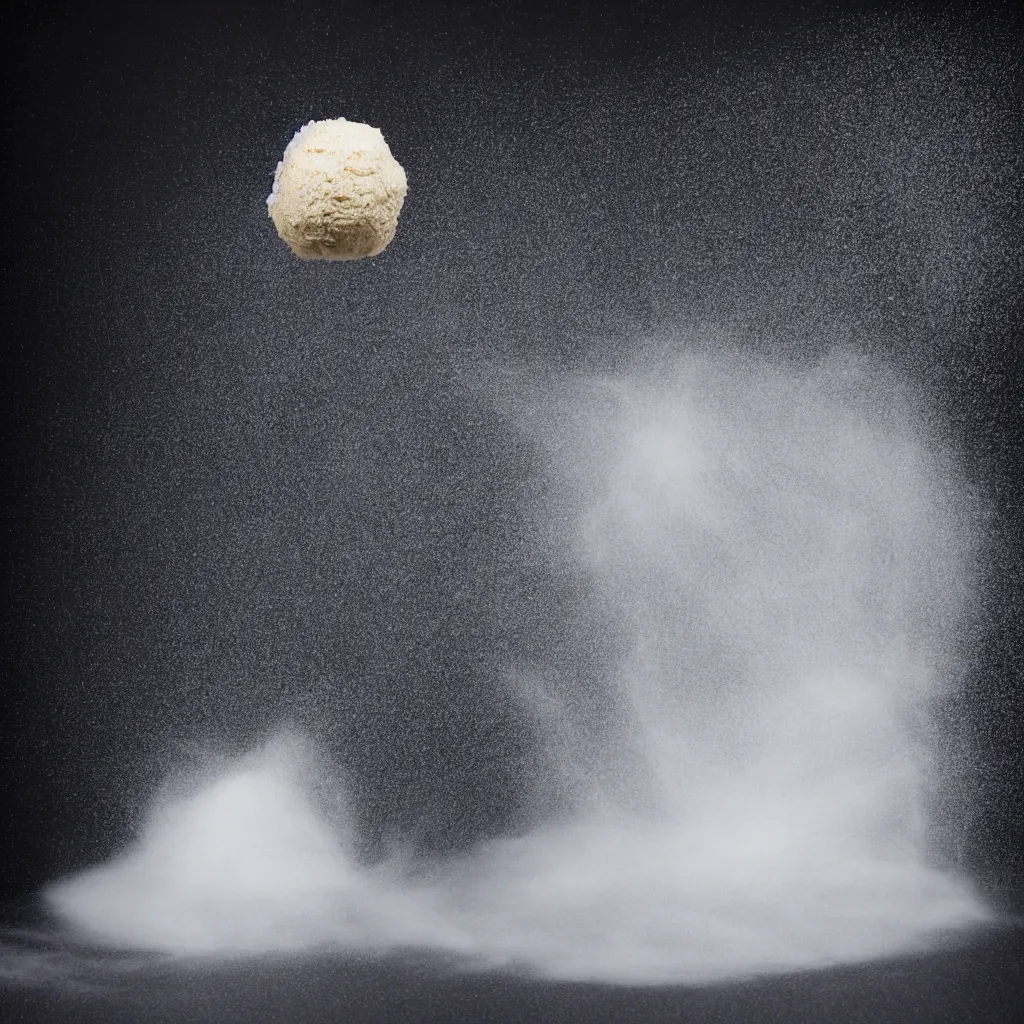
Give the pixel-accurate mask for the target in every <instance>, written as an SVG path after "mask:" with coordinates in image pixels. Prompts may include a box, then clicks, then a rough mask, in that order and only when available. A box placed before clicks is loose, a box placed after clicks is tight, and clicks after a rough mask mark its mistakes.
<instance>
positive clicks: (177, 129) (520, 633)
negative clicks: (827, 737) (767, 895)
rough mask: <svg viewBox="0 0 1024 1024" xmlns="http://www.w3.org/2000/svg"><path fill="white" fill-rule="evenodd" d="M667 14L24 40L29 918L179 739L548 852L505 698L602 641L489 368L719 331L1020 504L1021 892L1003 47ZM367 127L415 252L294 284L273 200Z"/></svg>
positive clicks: (325, 21)
mask: <svg viewBox="0 0 1024 1024" xmlns="http://www.w3.org/2000/svg"><path fill="white" fill-rule="evenodd" d="M671 6H672V10H671V11H670V10H669V9H668V6H659V5H652V4H648V5H641V6H640V9H639V12H636V11H634V12H633V15H632V16H631V17H630V18H628V19H627V18H625V17H624V16H620V15H619V14H618V13H617V9H616V8H614V7H611V6H609V7H601V6H600V5H592V6H591V7H590V8H589V13H588V14H587V15H586V16H585V17H584V16H582V15H581V16H580V19H579V20H578V21H577V20H575V19H574V18H573V17H571V16H568V15H566V16H563V17H562V19H561V20H560V19H559V18H558V17H556V16H555V15H553V14H552V15H548V16H546V17H541V16H539V15H535V14H532V13H531V12H529V11H527V9H526V8H522V7H519V6H518V5H515V4H509V5H502V9H501V11H492V10H489V9H487V8H483V9H480V8H479V7H477V8H474V10H475V13H466V12H465V11H463V10H462V9H461V8H460V7H459V6H458V5H421V6H420V7H419V8H418V13H412V12H409V11H406V10H404V9H403V10H399V9H398V8H397V7H396V6H395V5H389V4H378V5H373V6H372V7H368V6H367V5H348V4H337V5H333V6H332V7H330V8H324V9H323V10H314V9H312V8H309V7H308V6H304V5H297V4H283V5H280V9H277V10H275V11H269V10H267V11H264V10H261V9H259V8H256V7H243V6H235V5H221V6H220V7H218V9H217V11H216V12H214V13H211V12H210V11H208V10H207V9H206V6H205V5H197V6H195V7H189V6H188V5H167V7H166V8H164V9H157V8H154V9H152V10H148V9H146V8H145V6H143V7H142V8H139V9H134V10H133V11H132V12H131V13H125V14H123V15H122V14H118V15H116V16H115V15H113V14H110V13H107V14H102V15H100V14H97V15H93V16H91V20H90V21H88V22H86V21H85V20H84V19H83V17H82V15H81V14H74V15H72V14H68V13H66V12H64V11H62V10H59V9H57V8H53V7H33V8H32V9H31V11H21V12H20V13H19V16H20V17H21V19H22V23H21V24H22V30H21V33H20V36H19V39H20V44H21V45H20V48H19V50H18V53H17V55H16V58H15V59H14V60H12V62H11V64H10V68H11V71H12V78H11V81H12V83H13V86H14V89H13V92H14V105H15V111H16V114H17V117H16V119H15V125H14V132H13V134H12V137H11V140H12V145H11V149H10V160H9V166H10V168H11V170H10V172H9V175H8V181H7V190H8V193H7V196H8V201H9V203H10V205H11V209H12V211H13V213H14V223H15V224H16V225H17V230H12V231H10V232H9V234H8V236H7V238H6V239H5V246H6V256H7V262H8V266H9V270H8V273H7V284H8V288H7V291H8V301H9V303H10V307H9V308H10V309H11V313H12V315H13V317H14V318H15V323H16V329H15V331H14V332H12V336H9V338H8V341H7V349H8V352H7V355H6V359H7V365H8V370H9V373H10V376H9V381H10V384H9V392H10V397H9V400H8V402H7V403H6V415H7V416H8V417H9V419H8V423H9V429H10V434H9V437H10V438H11V444H10V445H9V452H10V455H11V467H12V470H11V481H12V486H11V488H10V489H9V494H10V495H11V496H12V501H11V513H12V519H11V522H12V524H13V527H12V530H11V531H9V537H10V539H11V542H12V543H11V546H10V552H9V555H8V559H7V568H8V577H7V578H8V593H7V597H8V615H7V618H6V620H5V621H6V624H7V628H8V639H7V641H6V642H5V644H4V647H5V653H4V668H5V672H6V681H5V689H6V707H7V714H6V720H5V732H4V745H5V750H6V753H7V755H8V757H9V758H10V761H11V766H10V767H9V769H8V772H7V782H8V785H9V786H10V787H11V790H12V794H13V795H14V797H15V801H14V805H13V806H15V808H16V810H15V814H14V816H13V817H12V819H11V822H12V825H13V827H12V828H11V834H12V835H14V836H15V843H14V844H13V845H12V847H11V852H10V853H9V854H8V861H7V864H8V865H9V866H8V868H7V869H6V870H5V874H4V882H5V886H6V891H7V892H8V893H11V894H13V893H17V892H22V891H25V890H26V889H28V888H31V887H33V886H35V885H36V884H38V883H39V882H40V881H42V880H43V879H45V878H48V877H51V876H52V875H53V874H54V873H55V872H56V871H58V870H65V869H68V868H70V867H72V866H78V865H82V864H85V863H88V862H91V861H93V860H95V859H97V858H99V857H101V856H104V855H106V854H108V853H110V852H112V851H113V850H114V849H116V848H117V846H118V845H119V844H120V843H121V842H123V840H124V837H125V836H126V835H127V834H128V833H129V831H130V829H131V828H132V827H133V824H134V821H135V818H136V816H137V815H138V814H139V813H140V811H141V810H142V809H143V808H144V806H145V801H146V799H147V797H148V794H150V793H151V792H152V790H153V788H154V787H155V786H156V785H157V784H158V783H159V781H160V779H161V777H162V776H163V773H164V772H165V771H166V770H167V768H168V767H169V766H171V765H172V764H174V763H175V762H176V761H177V760H178V759H179V758H180V756H181V753H180V752H181V748H182V745H185V746H186V747H187V746H188V745H189V744H201V745H213V746H215V747H217V748H220V749H237V748H240V747H243V746H245V745H246V744H248V743H250V742H252V741H253V740H254V739H255V738H257V737H259V736H261V735H263V733H264V732H265V731H267V730H268V729H270V728H272V727H273V726H274V725H275V724H276V723H277V722H278V721H280V720H282V719H289V720H292V721H294V722H297V723H298V724H299V725H301V726H302V727H303V728H306V729H309V730H311V731H312V732H313V733H314V734H315V735H318V736H319V737H320V738H321V739H322V740H323V741H324V742H326V743H327V744H329V745H330V747H331V748H332V749H333V750H334V751H335V752H336V754H337V756H338V757H339V758H340V759H341V760H342V761H343V762H344V763H345V764H347V766H348V767H349V769H350V770H351V773H352V777H353V780H354V785H355V788H356V791H357V793H358V794H359V797H360V805H361V807H362V808H363V810H364V812H365V814H366V819H367V822H368V823H370V824H371V825H372V826H373V828H379V829H381V830H382V831H384V832H387V831H388V830H393V829H401V830H403V831H410V830H412V831H414V832H416V833H418V834H419V836H420V837H421V839H422V840H423V841H425V842H429V843H431V844H434V845H438V846H442V847H444V846H452V845H458V844H459V843H462V842H466V841H469V840H472V839H474V838H476V837H478V836H480V835H482V834H486V833H488V832H493V831H496V830H499V829H502V828H505V827H508V825H509V824H510V823H512V822H515V821H516V819H517V814H518V813H519V798H520V795H521V780H522V778H523V777H524V773H528V771H529V766H530V764H531V760H530V751H529V748H528V746H527V744H526V741H525V739H524V737H523V735H522V730H521V727H520V726H519V725H518V724H517V722H516V720H515V717H514V716H513V714H512V712H511V709H510V708H509V706H508V704H507V701H506V698H505V697H504V696H503V691H502V688H501V671H502V669H503V667H504V666H505V665H506V664H508V663H509V662H522V661H529V660H530V659H537V658H540V657H541V656H542V655H544V656H548V655H549V654H550V652H551V651H552V650H553V651H554V655H553V656H554V657H556V658H559V659H561V660H562V661H563V662H565V663H567V664H568V663H571V664H574V665H575V666H576V667H577V668H578V669H579V670H580V671H584V670H588V667H589V669H594V670H596V669H595V666H597V665H599V664H600V661H601V651H600V650H599V649H597V648H596V646H595V642H594V641H593V639H592V637H593V635H594V634H593V631H592V630H589V629H587V628H585V626H586V619H587V616H588V615H589V614H590V612H589V611H588V606H587V601H586V596H587V594H586V584H585V582H584V581H582V580H579V579H575V578H566V577H564V576H563V575H561V574H560V573H559V572H557V571H555V570H553V569H552V568H551V565H550V560H549V559H548V558H547V557H546V552H545V551H544V549H543V546H542V544H541V542H540V540H539V538H537V537H534V536H533V535H532V533H531V529H532V528H531V526H530V523H529V521H528V520H527V519H526V518H525V517H524V515H523V514H522V510H521V503H520V501H519V498H520V495H521V493H522V489H524V488H529V487H530V486H532V484H531V480H532V479H533V478H532V477H531V466H532V462H533V459H534V456H533V453H531V452H530V450H529V448H528V446H527V445H526V442H525V441H523V440H518V439H516V438H513V437H509V436H508V435H507V431H506V429H505V427H504V425H503V423H502V421H501V419H500V418H499V417H498V415H497V414H496V413H495V412H494V410H493V409H491V408H489V407H488V405H487V403H485V402H484V401H483V400H482V399H481V398H479V397H475V395H474V391H473V389H472V388H471V387H470V386H469V384H467V380H466V374H465V373H464V370H465V369H466V367H471V366H472V365H474V363H476V362H477V361H478V360H480V359H497V360H499V361H513V362H516V363H518V364H520V365H548V366H550V365H557V366H568V367H580V368H585V367H603V366H612V365H617V364H618V363H620V362H621V361H623V360H624V359H627V358H628V357H629V353H630V352H631V350H632V348H633V345H634V339H635V338H636V337H637V336H638V335H640V334H642V333H643V332H645V331H650V330H660V331H667V332H668V334H669V335H672V334H673V332H675V334H676V336H677V337H678V336H679V332H686V331H688V330H692V329H694V328H695V327H699V326H700V325H706V324H724V325H725V326H726V327H727V328H728V330H729V332H730V333H731V335H732V337H733V339H734V340H733V344H737V345H746V346H751V347H754V348H758V349H761V348H765V347H770V348H771V349H772V350H773V351H776V352H778V355H779V358H785V359H795V360H802V359H808V358H813V357H814V355H815V354H816V353H818V352H820V351H822V350H823V348H824V347H825V346H826V345H827V344H828V343H829V341H830V340H835V339H840V340H843V341H845V342H847V343H852V344H853V345H854V347H856V348H859V349H860V350H862V351H864V352H866V353H871V354H873V355H876V356H884V357H886V358H889V359H892V360H895V361H896V362H897V363H898V364H899V365H901V366H903V367H904V368H905V369H906V370H907V371H908V372H910V373H911V374H912V375H913V376H914V379H915V380H917V381H918V382H919V383H920V385H921V386H922V387H924V388H926V389H930V390H932V391H933V392H934V393H935V394H936V395H937V396H938V401H939V406H940V408H941V409H942V420H941V424H940V429H942V430H943V431H946V432H947V436H948V441H949V443H950V444H953V445H956V446H957V447H959V448H960V449H961V450H962V452H963V454H964V458H965V461H966V464H967V465H968V467H969V470H968V471H969V473H970V475H971V477H972V479H973V480H974V481H975V484H976V486H977V487H978V489H979V491H980V492H982V493H984V494H985V495H987V497H988V499H990V500H991V502H992V508H993V511H994V520H993V539H994V545H993V547H992V548H990V553H991V554H990V557H991V560H992V569H991V579H992V586H991V588H990V589H989V592H988V595H987V597H986V604H985V608H984V614H983V616H982V628H981V629H980V630H979V637H978V654H977V660H976V665H977V670H976V672H975V674H974V676H973V677H972V683H971V688H972V691H973V693H974V697H973V703H972V716H974V717H975V719H976V723H977V724H976V729H977V733H978V740H977V742H978V743H979V745H980V746H981V749H982V752H983V756H982V757H981V759H980V762H979V763H980V765H981V768H980V769H979V772H980V774H981V776H982V777H981V783H982V788H981V791H980V792H981V796H980V798H979V799H980V801H981V805H982V806H983V808H984V813H983V815H982V821H981V823H980V824H979V830H978V844H977V849H976V850H975V851H974V854H973V856H974V857H975V859H976V861H977V862H978V863H979V864H982V865H985V866H988V867H991V868H992V869H993V870H996V871H997V872H998V871H999V870H1002V871H1004V872H1005V871H1006V870H1007V869H1008V867H1010V868H1013V867H1014V866H1015V870H1016V871H1017V872H1018V873H1020V871H1021V863H1020V860H1019V857H1020V855H1019V853H1014V850H1015V844H1016V841H1017V839H1019V838H1020V836H1021V820H1020V816H1019V811H1015V808H1016V806H1017V801H1018V800H1019V798H1020V791H1021V781H1020V780H1021V774H1022V768H1021V765H1020V763H1019V762H1013V761H1012V760H1011V758H1012V755H1013V754H1014V752H1015V751H1016V750H1017V749H1018V748H1019V743H1020V740H1021V738H1022V736H1024V730H1022V724H1021V712H1020V710H1019V705H1020V703H1021V701H1020V694H1019V685H1020V684H1019V677H1020V676H1019V674H1020V671H1021V665H1022V661H1021V657H1022V655H1021V652H1020V645H1019V641H1018V640H1016V639H1015V638H1016V635H1017V633H1018V632H1019V621H1020V620H1019V614H1020V607H1021V583H1020V576H1021V567H1022V556H1021V547H1020V539H1019V537H1020V529H1021V520H1020V512H1019V508H1020V498H1021V483H1020V479H1021V474H1020V453H1019V446H1020V445H1021V441H1022V434H1021V427H1020V423H1019V421H1018V420H1017V419H1016V418H1015V417H1016V415H1017V414H1019V412H1020V406H1021V402H1022V396H1024V381H1022V369H1021V365H1022V362H1024V359H1022V356H1021V345H1022V337H1024V335H1022V333H1021V330H1022V321H1021V309H1020V303H1019V298H1018V289H1019V286H1020V271H1019V266H1020V257H1021V233H1020V228H1019V221H1018V220H1017V218H1018V217H1019V180H1020V173H1021V155H1020V147H1019V141H1018V140H1017V139H1016V133H1017V132H1019V123H1020V109H1021V107H1020V100H1021V97H1020V87H1019V63H1018V64H1015V63H1014V60H1013V59H1012V45H1013V39H1014V34H1015V26H1014V23H1013V22H1011V21H1010V20H1009V18H1008V16H1003V17H1002V18H1000V17H997V16H994V15H993V16H991V17H989V19H988V20H982V19H981V18H980V17H979V16H977V15H972V16H970V17H961V18H959V19H957V20H955V21H953V22H950V23H949V24H946V25H937V24H936V23H934V22H933V21H930V20H929V18H928V16H927V15H926V14H925V13H924V10H923V9H921V10H919V11H918V12H917V13H913V12H909V13H908V12H907V11H903V12H902V13H901V14H899V15H898V16H893V15H892V14H888V13H885V12H882V13H877V12H876V13H871V14H869V13H865V12H864V11H862V12H861V13H860V14H858V15H856V17H854V18H853V20H852V21H848V22H844V21H843V20H842V19H838V20H837V19H836V18H835V16H834V14H833V13H832V12H819V13H817V14H816V13H814V12H813V11H812V12H810V13H807V12H802V13H801V12H800V11H797V10H795V9H792V8H790V9H787V8H786V7H785V5H783V6H781V7H778V8H771V7H764V6H762V7H761V8H759V9H758V11H757V13H755V14H744V13H743V12H742V11H739V10H731V11H730V12H728V13H723V14H719V15H714V14H708V13H706V12H699V11H698V12H693V11H690V10H689V9H688V8H685V7H682V6H681V5H671ZM826 13H828V17H827V18H826V17H825V16H824V15H825V14H826ZM1015 69H1016V72H1015ZM1014 73H1017V75H1018V77H1017V79H1016V84H1015V80H1014ZM340 115H343V116H346V117H349V118H350V119H353V120H364V121H367V122H369V123H371V124H374V125H378V126H380V127H381V128H382V130H383V131H384V133H385V136H386V138H387V139H388V141H389V142H390V144H391V147H392V150H393V151H394V153H395V155H396V156H397V158H398V159H399V160H400V161H401V162H402V163H403V165H404V166H405V167H406V169H407V171H408V174H409V179H410V194H409V198H408V201H407V204H406V208H405V211H404V212H403V215H402V219H401V224H400V230H399V235H398V237H397V239H396V241H395V243H394V244H393V245H392V247H391V248H389V249H388V250H387V252H386V253H384V254H383V255H382V256H381V257H379V258H377V259H375V260H371V261H366V262H364V263H359V264H351V265H344V266H337V265H311V264H303V263H299V262H298V261H296V260H295V259H294V258H293V257H292V256H291V255H290V253H289V252H288V251H287V249H286V248H285V247H284V246H283V245H282V244H281V243H280V242H279V241H278V240H277V238H276V237H275V236H274V233H273V229H272V226H271V224H270V222H269V220H268V219H267V218H266V209H265V206H264V199H265V196H266V194H267V192H268V190H269V186H270V174H271V172H272V170H273V168H274V166H275V164H276V161H277V159H278V158H279V155H280V151H281V150H282V148H283V147H284V145H285V143H286V142H287V141H288V139H289V138H290V136H291V133H292V132H293V131H294V129H295V128H296V127H298V125H300V124H301V123H303V122H304V121H306V120H308V119H310V118H311V117H333V116H340ZM470 376H471V375H470ZM573 623H576V624H577V627H578V628H575V627H574V626H573ZM372 831H373V829H371V832H372ZM1015 857H1016V860H1015V859H1014V858H1015Z"/></svg>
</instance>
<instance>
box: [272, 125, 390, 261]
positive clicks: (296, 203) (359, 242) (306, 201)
mask: <svg viewBox="0 0 1024 1024" xmlns="http://www.w3.org/2000/svg"><path fill="white" fill-rule="evenodd" d="M407 190H408V183H407V180H406V176H405V171H404V170H403V169H402V165H401V164H399V162H398V161H397V160H396V159H395V158H394V157H393V156H392V155H391V150H390V149H389V148H388V144H387V143H386V142H385V141H384V136H383V135H382V134H381V132H380V129H378V128H373V127H371V126H370V125H368V124H361V123H360V122H358V121H346V120H345V118H343V117H341V118H337V119H336V120H333V121H310V122H309V123H308V124H306V125H304V126H303V127H302V128H300V129H299V130H298V132H296V133H295V137H294V138H293V139H292V140H291V142H289V143H288V146H287V147H286V148H285V151H284V157H283V158H282V160H281V162H280V163H279V164H278V165H277V170H276V171H275V173H274V187H273V190H272V191H271V193H270V196H269V197H268V198H267V212H268V213H269V214H270V217H271V219H272V220H273V222H274V226H275V227H276V228H277V233H278V234H279V235H280V236H281V238H282V239H283V240H284V241H285V242H287V244H288V246H289V247H290V248H291V250H292V252H294V253H295V255H296V256H298V257H300V258H301V259H304V260H359V259H363V258H365V257H367V256H376V255H377V254H378V253H380V252H383V250H384V249H385V248H386V247H387V245H388V244H389V243H390V241H391V240H392V239H393V238H394V237H395V231H396V229H397V227H398V215H399V213H400V212H401V210H402V204H403V203H404V202H405V195H406V192H407Z"/></svg>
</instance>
